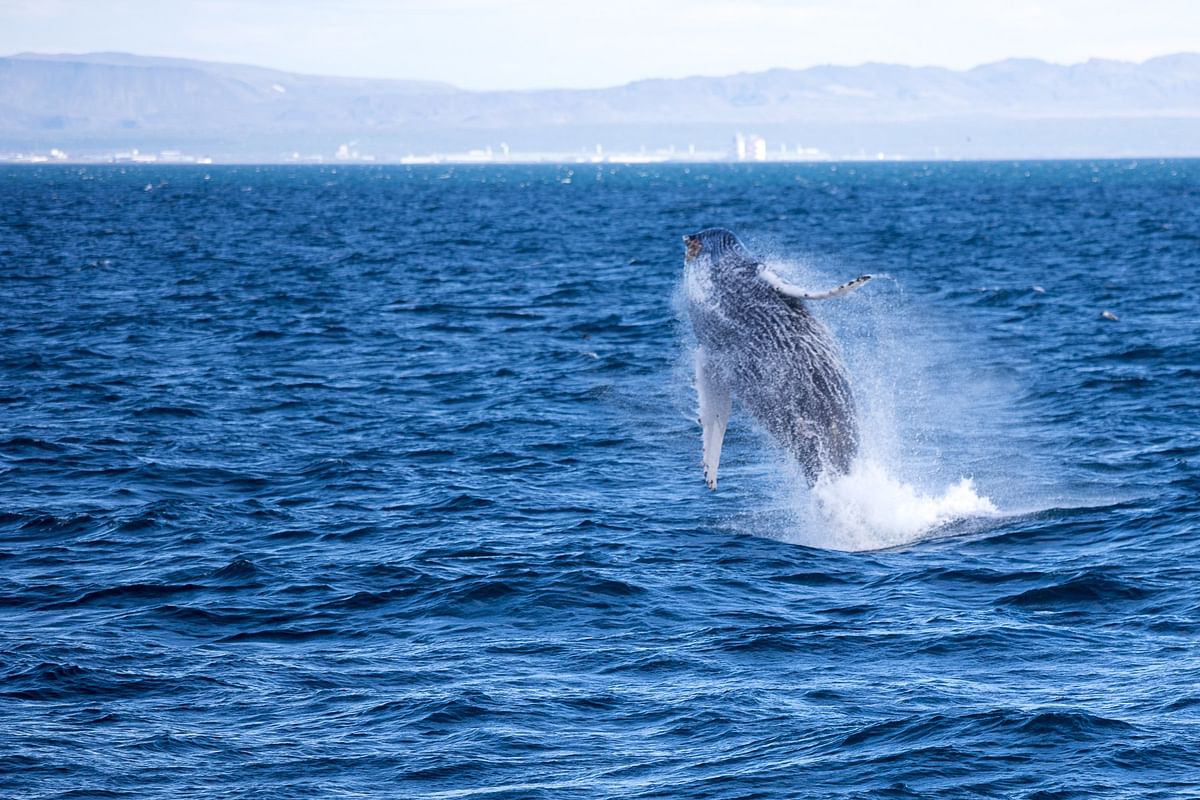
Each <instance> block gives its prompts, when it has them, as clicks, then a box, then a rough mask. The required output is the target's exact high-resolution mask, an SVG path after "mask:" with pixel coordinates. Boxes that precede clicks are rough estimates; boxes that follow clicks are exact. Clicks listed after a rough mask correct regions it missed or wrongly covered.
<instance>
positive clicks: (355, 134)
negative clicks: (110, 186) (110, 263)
mask: <svg viewBox="0 0 1200 800" xmlns="http://www.w3.org/2000/svg"><path fill="white" fill-rule="evenodd" d="M736 131H744V132H747V133H751V132H753V133H759V134H760V135H763V136H765V137H766V138H767V139H769V140H772V141H781V142H788V143H804V144H809V145H812V146H813V147H814V149H817V148H819V149H820V150H822V151H823V152H828V153H831V154H832V155H834V156H846V155H853V154H854V153H855V152H864V153H872V154H873V153H875V152H876V151H888V152H891V153H895V154H898V155H908V156H910V157H911V156H918V157H928V156H930V155H938V156H942V157H1007V156H1009V155H1017V156H1038V155H1041V156H1056V155H1062V156H1071V155H1127V154H1129V155H1138V154H1140V155H1200V54H1195V53H1181V54H1176V55H1171V56H1163V57H1160V58H1153V59H1150V60H1148V61H1145V62H1142V63H1129V62H1121V61H1108V60H1099V59H1094V60H1091V61H1088V62H1085V63H1080V64H1072V65H1058V64H1049V63H1046V62H1043V61H1037V60H1030V59H1010V60H1006V61H1000V62H996V63H992V64H985V65H983V66H979V67H975V68H973V69H968V70H961V71H959V70H951V69H945V68H941V67H908V66H899V65H891V64H876V63H869V64H863V65H859V66H818V67H812V68H809V69H799V70H793V69H773V70H768V71H766V72H757V73H743V74H738V75H730V76H724V77H690V78H682V79H656V80H643V81H636V82H634V83H630V84H626V85H623V86H617V87H612V88H605V89H586V90H582V89H550V90H536V91H488V92H480V91H469V90H464V89H460V88H456V87H454V86H451V85H448V84H441V83H432V82H419V81H402V80H378V79H360V78H338V77H323V76H313V75H302V74H296V73H289V72H282V71H278V70H272V69H266V68H262V67H253V66H245V65H238V64H226V63H215V62H206V61H195V60H186V59H171V58H157V57H147V56H137V55H128V54H121V53H90V54H84V55H45V54H37V53H22V54H19V55H14V56H10V57H6V58H0V149H20V148H29V149H33V148H37V147H50V146H54V147H71V148H74V149H76V150H78V149H80V148H83V149H87V148H93V149H96V148H99V149H104V148H112V147H137V146H139V145H140V146H142V147H167V146H173V147H180V148H191V149H196V148H207V149H208V150H209V151H213V152H217V153H219V154H221V155H222V156H225V157H229V158H248V159H265V160H274V159H277V158H283V157H284V156H285V154H287V153H290V152H293V151H297V150H315V151H316V152H332V150H333V148H335V147H336V146H337V145H338V143H342V142H348V141H353V142H355V143H356V146H357V147H358V148H359V149H362V148H366V147H370V148H373V149H374V150H376V151H378V152H380V153H381V155H382V156H384V157H389V156H395V155H399V154H402V153H406V152H407V153H421V152H433V151H435V150H442V151H446V150H449V149H454V148H456V147H482V146H485V145H491V144H497V145H498V144H499V143H500V142H502V141H503V142H506V143H511V144H512V146H513V148H514V149H526V150H537V149H540V150H558V151H563V152H567V151H572V150H576V149H581V148H592V147H594V146H595V144H598V143H599V144H606V145H607V146H608V147H610V148H622V147H624V148H645V147H648V148H659V147H666V146H669V145H676V146H680V147H683V146H686V145H687V144H692V145H693V146H698V147H701V148H726V147H727V146H728V141H729V140H730V138H731V137H732V135H733V133H734V132H736ZM839 148H840V150H839Z"/></svg>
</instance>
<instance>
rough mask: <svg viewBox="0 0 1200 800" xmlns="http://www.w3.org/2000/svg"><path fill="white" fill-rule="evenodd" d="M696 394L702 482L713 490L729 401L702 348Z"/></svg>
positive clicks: (727, 422) (697, 373) (697, 365)
mask: <svg viewBox="0 0 1200 800" xmlns="http://www.w3.org/2000/svg"><path fill="white" fill-rule="evenodd" d="M696 394H697V395H698V397H699V399H700V425H701V426H702V427H703V429H704V433H703V440H704V461H703V464H704V481H705V483H707V484H708V488H709V489H716V488H717V467H719V466H720V464H721V444H722V443H723V442H724V441H725V427H726V426H727V425H728V424H729V409H730V406H731V405H732V399H731V397H730V394H729V389H728V388H727V387H726V386H725V385H724V384H723V383H722V382H721V381H720V379H719V378H718V377H717V374H716V370H714V369H713V365H712V364H711V363H709V362H708V357H707V355H706V354H705V352H704V349H703V348H697V349H696Z"/></svg>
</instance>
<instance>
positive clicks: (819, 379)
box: [683, 228, 871, 489]
mask: <svg viewBox="0 0 1200 800" xmlns="http://www.w3.org/2000/svg"><path fill="white" fill-rule="evenodd" d="M683 241H684V246H685V248H686V253H685V255H684V294H685V302H686V306H687V316H688V319H689V321H690V322H691V326H692V330H693V332H694V333H695V338H696V344H697V348H696V353H695V359H696V364H695V367H696V393H697V395H698V399H699V402H700V424H701V427H702V428H703V437H702V438H703V464H704V479H705V482H706V483H707V484H708V488H709V489H716V488H717V468H718V466H719V465H720V461H721V444H722V442H723V441H724V438H725V428H726V426H727V425H728V424H729V412H730V409H731V407H732V401H733V398H735V397H736V398H737V400H738V403H739V405H740V406H741V407H742V408H744V409H745V410H746V411H748V412H749V413H750V415H751V416H752V417H753V418H754V419H755V420H757V421H758V423H759V424H760V425H762V427H763V428H765V429H766V430H767V432H768V433H769V434H770V435H771V436H772V437H773V438H774V439H775V440H776V441H777V442H779V443H780V444H781V445H782V446H783V447H784V448H785V449H786V450H787V451H788V452H789V453H791V454H792V456H794V457H795V458H796V460H797V461H798V462H799V463H800V466H801V468H803V470H804V474H805V477H806V478H807V479H808V482H809V484H810V485H812V484H815V483H816V482H817V479H818V478H820V477H821V475H822V474H824V473H826V472H830V473H834V474H845V473H847V472H849V470H850V464H851V462H852V461H853V460H854V457H855V455H856V454H857V452H858V424H857V422H856V420H855V411H854V398H853V396H852V395H851V393H850V384H849V381H848V380H847V378H846V370H845V367H844V366H843V365H842V360H841V357H840V355H839V353H838V348H837V345H836V343H835V342H834V340H833V337H832V335H831V334H830V332H829V329H828V328H826V327H825V325H823V324H822V323H821V321H820V320H818V319H817V318H816V317H814V316H813V315H812V313H811V312H810V311H809V309H808V306H807V305H806V302H807V301H810V300H824V299H828V298H831V297H838V296H841V295H844V294H846V293H848V292H851V291H854V290H855V289H857V288H858V287H859V286H862V285H863V284H864V283H866V282H867V281H869V280H870V279H871V276H870V275H862V276H860V277H858V278H855V279H854V280H852V281H849V282H847V283H844V284H842V285H841V286H838V287H836V288H834V289H830V290H828V291H824V292H807V291H805V290H803V289H801V288H800V287H798V286H794V285H792V284H790V283H788V282H787V281H785V280H784V279H783V278H782V277H780V276H779V275H778V274H777V273H776V272H774V271H773V270H771V269H770V268H769V267H767V266H766V265H765V264H764V263H762V262H761V261H760V260H758V259H756V258H754V256H752V255H751V254H750V252H749V251H748V250H747V249H746V247H745V246H744V245H743V244H742V243H741V242H740V241H738V238H737V237H736V236H735V235H734V234H733V233H732V232H730V231H727V230H724V229H721V228H712V229H709V230H704V231H700V232H699V233H694V234H691V235H688V236H684V237H683Z"/></svg>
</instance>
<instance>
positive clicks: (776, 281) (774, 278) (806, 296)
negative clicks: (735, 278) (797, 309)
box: [758, 267, 871, 300]
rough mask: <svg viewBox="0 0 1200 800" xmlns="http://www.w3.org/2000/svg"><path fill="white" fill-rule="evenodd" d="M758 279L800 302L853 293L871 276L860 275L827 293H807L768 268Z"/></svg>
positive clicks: (765, 268)
mask: <svg viewBox="0 0 1200 800" xmlns="http://www.w3.org/2000/svg"><path fill="white" fill-rule="evenodd" d="M758 277H760V278H761V279H763V280H764V281H766V282H767V283H768V284H769V285H770V286H771V288H772V289H774V290H775V291H777V292H779V293H780V294H781V295H784V296H785V297H795V298H796V299H798V300H828V299H829V298H831V297H840V296H841V295H844V294H849V293H850V292H853V291H854V290H855V289H857V288H858V287H860V286H862V285H863V284H864V283H866V282H867V281H869V280H871V276H870V275H860V276H858V277H857V278H855V279H854V280H852V281H846V282H845V283H843V284H842V285H841V286H838V287H837V288H835V289H830V290H829V291H827V292H807V291H805V290H804V289H801V288H800V287H799V286H793V285H792V284H790V283H788V282H787V281H785V280H784V279H783V278H781V277H779V274H778V273H776V272H774V271H772V270H771V269H769V268H767V267H763V268H762V269H761V270H760V271H759V273H758Z"/></svg>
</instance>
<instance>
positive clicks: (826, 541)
mask: <svg viewBox="0 0 1200 800" xmlns="http://www.w3.org/2000/svg"><path fill="white" fill-rule="evenodd" d="M797 491H799V492H803V493H805V494H806V495H807V497H806V498H802V497H797V498H795V500H796V502H795V503H793V504H792V507H793V508H794V509H796V510H798V511H799V512H800V513H799V514H797V517H798V519H796V528H795V530H794V531H790V532H787V533H786V534H785V536H784V538H785V539H787V540H788V541H793V542H796V543H798V544H805V545H809V546H812V547H823V548H826V549H830V550H855V551H857V550H879V549H882V548H885V547H896V546H898V545H904V544H909V543H911V542H915V541H917V540H919V539H922V538H925V537H927V536H929V535H930V534H932V533H934V532H935V531H936V530H937V529H938V528H939V527H941V526H943V525H946V524H947V523H950V522H955V521H958V520H962V519H967V518H970V517H978V516H990V515H995V514H998V513H999V511H998V509H997V508H996V505H995V504H994V503H993V502H992V501H991V500H990V499H989V498H988V497H985V496H983V495H980V494H978V493H977V492H976V491H975V485H974V482H973V481H972V480H971V479H970V478H961V479H960V480H959V481H958V482H957V483H955V484H952V485H950V486H948V487H946V489H945V490H944V491H942V492H941V494H936V493H935V494H926V493H925V492H923V491H921V490H920V489H918V488H917V487H915V486H913V485H912V484H910V483H905V482H904V481H901V480H898V479H896V478H894V477H892V476H891V475H890V474H888V472H887V470H886V469H885V468H884V467H883V466H882V465H881V464H879V463H878V462H876V461H873V460H869V459H861V460H859V461H858V462H857V463H856V464H855V465H854V467H853V469H852V470H851V471H850V473H849V474H848V475H842V476H838V477H836V478H823V479H822V480H821V481H820V482H818V483H817V485H816V486H815V487H813V489H812V490H811V491H809V490H808V489H807V488H806V487H805V488H803V489H798V490H797Z"/></svg>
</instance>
